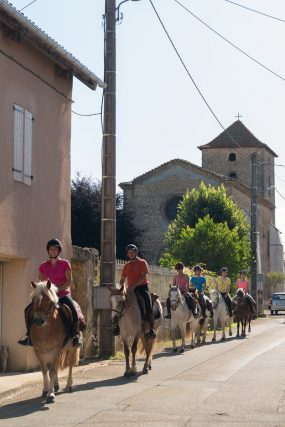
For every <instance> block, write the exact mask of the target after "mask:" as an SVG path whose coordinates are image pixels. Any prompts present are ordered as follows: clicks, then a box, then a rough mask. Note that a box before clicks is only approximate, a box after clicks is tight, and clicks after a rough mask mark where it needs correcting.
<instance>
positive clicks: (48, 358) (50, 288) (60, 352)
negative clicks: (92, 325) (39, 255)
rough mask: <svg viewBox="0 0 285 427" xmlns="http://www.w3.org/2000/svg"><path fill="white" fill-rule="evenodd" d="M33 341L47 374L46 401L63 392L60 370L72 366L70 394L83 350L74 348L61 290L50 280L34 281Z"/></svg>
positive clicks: (45, 374) (31, 335) (31, 334)
mask: <svg viewBox="0 0 285 427" xmlns="http://www.w3.org/2000/svg"><path fill="white" fill-rule="evenodd" d="M32 286H33V288H34V291H33V293H32V295H31V296H32V308H31V314H32V317H31V321H32V326H31V330H30V337H31V341H32V344H33V347H34V350H35V353H36V356H37V358H38V360H39V362H40V365H41V370H42V374H43V382H44V385H43V393H42V397H46V401H47V402H48V403H51V402H53V401H54V399H55V394H54V392H56V391H58V390H59V385H58V369H59V368H60V369H65V368H66V367H69V373H68V377H67V384H66V391H69V392H71V391H72V368H73V366H76V365H77V364H78V361H79V352H80V348H74V347H72V340H71V338H69V337H68V336H67V334H66V331H65V327H64V324H63V322H62V320H61V317H60V312H59V306H58V296H57V288H56V286H55V285H53V284H52V283H51V282H50V280H48V281H47V282H38V283H35V282H32Z"/></svg>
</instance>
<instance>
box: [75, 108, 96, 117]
mask: <svg viewBox="0 0 285 427" xmlns="http://www.w3.org/2000/svg"><path fill="white" fill-rule="evenodd" d="M71 112H72V113H73V114H76V115H77V116H81V117H90V116H101V114H102V113H92V114H81V113H77V112H76V111H73V110H71Z"/></svg>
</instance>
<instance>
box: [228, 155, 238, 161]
mask: <svg viewBox="0 0 285 427" xmlns="http://www.w3.org/2000/svg"><path fill="white" fill-rule="evenodd" d="M236 159H237V156H236V153H230V154H229V161H230V162H234V161H235V160H236Z"/></svg>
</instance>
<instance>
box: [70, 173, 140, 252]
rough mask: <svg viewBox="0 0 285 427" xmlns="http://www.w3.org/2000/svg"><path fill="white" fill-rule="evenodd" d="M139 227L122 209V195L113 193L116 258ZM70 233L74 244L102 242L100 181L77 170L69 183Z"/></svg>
mask: <svg viewBox="0 0 285 427" xmlns="http://www.w3.org/2000/svg"><path fill="white" fill-rule="evenodd" d="M138 234H139V233H138V231H137V230H135V228H134V227H133V225H132V222H131V220H130V218H129V217H127V216H126V215H125V214H124V211H123V196H122V194H121V193H117V194H116V238H117V246H116V253H117V258H119V259H125V256H126V254H125V247H126V246H127V244H128V243H130V242H131V243H135V242H136V238H137V236H138ZM71 235H72V243H73V244H74V245H77V246H82V247H89V248H96V249H98V250H99V251H100V246H101V182H100V181H96V180H95V181H94V180H92V179H91V178H90V177H81V176H80V175H79V174H77V176H76V178H75V179H74V180H72V183H71Z"/></svg>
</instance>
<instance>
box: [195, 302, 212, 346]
mask: <svg viewBox="0 0 285 427" xmlns="http://www.w3.org/2000/svg"><path fill="white" fill-rule="evenodd" d="M204 299H205V304H206V311H205V314H206V317H205V318H204V319H203V315H202V309H201V307H200V304H199V301H198V304H199V322H198V327H197V344H200V342H201V335H202V336H203V337H202V344H205V342H206V334H207V329H208V319H209V317H210V314H211V312H210V310H209V309H208V307H209V305H211V304H212V303H211V301H210V299H209V298H208V297H207V296H206V295H204Z"/></svg>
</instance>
